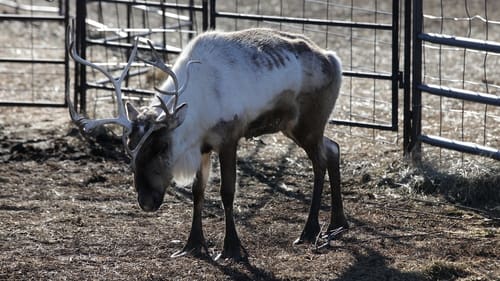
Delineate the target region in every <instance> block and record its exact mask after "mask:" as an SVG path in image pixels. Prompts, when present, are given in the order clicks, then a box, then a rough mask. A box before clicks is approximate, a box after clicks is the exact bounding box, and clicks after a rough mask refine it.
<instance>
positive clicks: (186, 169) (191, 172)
mask: <svg viewBox="0 0 500 281" xmlns="http://www.w3.org/2000/svg"><path fill="white" fill-rule="evenodd" d="M200 164H201V153H200V152H199V151H197V150H196V149H190V150H188V151H186V152H185V153H183V154H182V155H180V156H179V157H178V158H177V159H176V160H175V161H174V163H173V166H172V176H173V178H174V181H175V184H177V185H178V186H187V185H190V184H192V183H193V181H194V178H195V176H196V172H197V171H198V169H199V167H200Z"/></svg>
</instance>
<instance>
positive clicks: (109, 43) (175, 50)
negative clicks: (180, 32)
mask: <svg viewBox="0 0 500 281" xmlns="http://www.w3.org/2000/svg"><path fill="white" fill-rule="evenodd" d="M86 42H87V43H89V44H92V45H99V46H103V47H111V48H122V49H132V48H133V44H132V43H119V42H113V41H106V40H104V39H87V41H86ZM155 48H156V50H157V51H161V52H167V53H172V54H180V52H181V51H182V49H180V48H177V47H173V46H168V45H167V46H166V47H158V46H155ZM138 49H139V50H143V51H148V50H151V49H150V48H149V46H147V45H144V46H141V45H139V46H138Z"/></svg>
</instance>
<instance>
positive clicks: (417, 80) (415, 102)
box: [409, 0, 423, 161]
mask: <svg viewBox="0 0 500 281" xmlns="http://www.w3.org/2000/svg"><path fill="white" fill-rule="evenodd" d="M422 21H423V16H422V0H413V36H412V38H413V64H412V65H413V69H412V74H413V81H412V114H411V120H412V130H411V136H410V139H411V141H410V145H409V149H410V151H411V153H412V157H413V159H414V160H416V161H419V160H420V157H421V150H422V144H421V142H420V140H419V137H420V135H421V133H422V92H421V90H420V88H419V86H420V84H422V40H421V39H420V38H419V35H420V34H421V33H422V24H423V23H422Z"/></svg>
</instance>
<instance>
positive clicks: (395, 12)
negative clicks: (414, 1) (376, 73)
mask: <svg viewBox="0 0 500 281" xmlns="http://www.w3.org/2000/svg"><path fill="white" fill-rule="evenodd" d="M398 43H399V0H393V1H392V129H393V130H397V129H398V105H399V100H398V97H399V78H400V76H399V44H398Z"/></svg>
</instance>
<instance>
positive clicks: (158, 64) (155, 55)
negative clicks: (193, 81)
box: [139, 39, 179, 96]
mask: <svg viewBox="0 0 500 281" xmlns="http://www.w3.org/2000/svg"><path fill="white" fill-rule="evenodd" d="M146 40H147V42H148V45H149V47H150V48H151V54H152V56H153V60H146V59H143V58H141V57H139V60H141V61H143V62H145V63H147V64H150V65H152V66H155V67H157V68H159V69H160V70H162V71H163V72H165V73H167V74H168V75H169V76H170V77H172V80H173V81H174V86H175V91H172V92H171V91H164V90H159V92H160V93H162V94H164V95H169V96H173V95H178V93H179V81H178V80H177V75H175V73H174V71H172V69H170V67H168V66H167V65H166V64H165V63H164V62H163V60H162V59H161V57H160V55H159V54H158V52H157V51H156V49H155V47H154V45H153V42H152V41H151V40H149V39H146Z"/></svg>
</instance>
